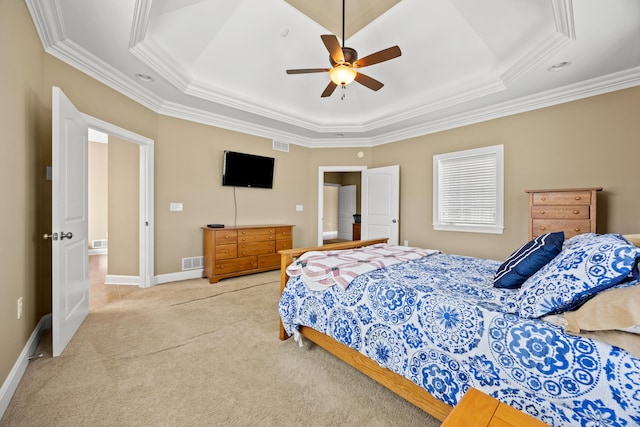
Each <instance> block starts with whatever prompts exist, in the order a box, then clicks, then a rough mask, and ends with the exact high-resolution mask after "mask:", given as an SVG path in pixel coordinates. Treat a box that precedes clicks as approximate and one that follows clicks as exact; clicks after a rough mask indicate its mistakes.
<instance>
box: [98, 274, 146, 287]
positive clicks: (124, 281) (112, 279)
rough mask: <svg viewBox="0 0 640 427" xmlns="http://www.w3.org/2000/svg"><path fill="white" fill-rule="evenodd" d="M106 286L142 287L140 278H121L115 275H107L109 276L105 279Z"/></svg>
mask: <svg viewBox="0 0 640 427" xmlns="http://www.w3.org/2000/svg"><path fill="white" fill-rule="evenodd" d="M104 284H105V285H135V286H140V276H120V275H115V274H107V276H106V277H105V278H104ZM140 287H142V286H140Z"/></svg>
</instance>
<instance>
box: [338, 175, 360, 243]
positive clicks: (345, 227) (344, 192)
mask: <svg viewBox="0 0 640 427" xmlns="http://www.w3.org/2000/svg"><path fill="white" fill-rule="evenodd" d="M355 213H356V186H355V185H341V186H340V187H338V238H339V239H345V240H353V225H352V224H353V215H354V214H355Z"/></svg>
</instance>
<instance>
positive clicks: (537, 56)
mask: <svg viewBox="0 0 640 427" xmlns="http://www.w3.org/2000/svg"><path fill="white" fill-rule="evenodd" d="M26 3H27V6H28V7H29V10H30V13H31V15H32V19H33V21H34V24H35V26H36V29H37V30H38V33H39V35H40V38H41V41H42V44H43V46H44V48H45V50H46V51H47V52H48V53H50V54H51V55H54V56H56V57H57V58H59V59H61V60H62V61H64V62H66V63H68V64H70V65H71V66H73V67H76V68H78V69H79V70H81V71H83V72H85V73H87V74H89V75H91V76H92V77H94V78H96V79H97V80H99V81H101V82H103V83H105V84H106V85H108V86H110V87H112V88H114V89H115V90H117V91H119V92H121V93H123V94H125V95H126V96H128V97H130V98H132V99H134V100H135V101H137V102H140V103H141V104H143V105H145V106H147V107H148V108H150V109H152V110H154V111H156V112H158V113H159V114H166V115H170V116H174V117H179V118H184V119H187V120H193V121H197V122H201V123H206V124H211V125H214V126H219V127H223V128H227V129H232V130H237V131H241V132H245V133H250V134H254V135H259V136H263V137H267V138H272V139H276V140H278V141H281V142H288V143H294V144H299V145H304V146H309V147H323V146H372V145H377V144H383V143H387V142H392V141H396V140H400V139H405V138H410V137H414V136H419V135H423V134H428V133H432V132H437V131H441V130H445V129H450V128H453V127H457V126H463V125H466V124H470V123H475V122H479V121H483V120H488V119H491V118H496V117H501V116H505V115H508V114H514V113H518V112H523V111H528V110H531V109H535V108H541V107H544V106H548V105H554V104H557V103H561V102H567V101H571V100H574V99H579V98H583V97H587V96H593V95H597V94H600V93H605V92H609V91H613V90H619V89H623V88H627V87H631V86H637V85H639V84H640V2H638V1H637V0H608V1H606V2H605V1H601V0H579V1H572V0H528V1H513V0H484V1H482V2H479V1H477V0H430V1H423V0H402V1H400V0H378V1H366V0H347V1H346V14H345V15H346V16H345V34H346V42H345V45H346V46H349V47H352V48H354V49H356V50H357V51H358V54H359V56H360V57H364V56H366V55H368V54H370V53H373V52H376V51H378V50H381V49H384V48H387V47H389V46H392V45H398V46H400V48H401V49H402V56H401V57H399V58H396V59H393V60H390V61H387V62H384V63H380V64H376V65H372V66H370V67H367V68H366V71H365V70H361V71H363V72H364V73H365V74H367V75H369V76H371V77H373V78H375V79H377V80H379V81H381V82H383V83H384V87H383V88H382V89H380V90H379V91H377V92H374V91H371V90H370V89H367V88H366V87H364V86H362V85H359V84H358V83H356V82H354V83H352V84H350V85H348V86H347V88H346V91H345V97H344V99H343V100H341V97H340V92H341V91H340V88H338V89H337V90H336V91H335V93H334V94H333V95H332V96H331V97H329V98H321V97H320V94H321V93H322V91H323V90H324V88H325V86H326V85H327V83H328V82H329V76H328V73H315V74H302V75H287V74H286V73H285V70H286V69H291V68H328V67H330V64H329V56H328V53H327V50H326V49H325V47H324V45H323V44H322V41H321V39H320V35H322V34H335V35H336V36H338V37H339V38H340V37H342V34H341V32H342V28H341V26H342V16H341V13H342V2H341V0H330V1H329V0H327V1H323V2H318V1H316V0H287V1H284V0H233V1H232V0H118V1H117V2H106V1H103V0H26ZM560 63H570V66H568V67H566V68H565V69H562V70H559V71H549V69H550V67H552V66H553V65H554V64H560ZM140 75H142V76H148V77H149V78H150V81H143V80H140V78H138V77H136V76H140Z"/></svg>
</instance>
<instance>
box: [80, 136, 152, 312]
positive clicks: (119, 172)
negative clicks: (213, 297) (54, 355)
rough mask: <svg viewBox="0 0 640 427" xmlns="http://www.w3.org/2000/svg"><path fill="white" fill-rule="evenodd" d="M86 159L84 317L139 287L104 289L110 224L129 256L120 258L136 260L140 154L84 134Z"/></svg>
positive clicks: (117, 285) (132, 147)
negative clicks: (86, 279) (86, 293)
mask: <svg viewBox="0 0 640 427" xmlns="http://www.w3.org/2000/svg"><path fill="white" fill-rule="evenodd" d="M87 154H88V162H87V193H88V194H87V203H88V206H87V212H88V221H87V222H88V227H87V228H88V230H87V242H88V245H89V250H88V254H89V263H88V265H89V311H92V310H96V309H98V308H100V307H102V306H103V305H105V304H107V303H109V302H112V301H116V300H119V299H121V298H122V297H123V296H125V295H127V294H129V293H131V292H132V291H133V290H135V289H136V288H137V286H135V285H136V284H138V283H129V284H120V283H115V284H109V280H108V269H109V265H110V264H112V263H111V260H112V259H113V258H112V257H113V255H114V253H109V247H110V246H111V245H110V244H109V243H110V242H109V223H110V222H116V223H117V224H118V227H117V231H118V232H119V234H120V235H124V236H126V239H127V240H126V246H127V251H129V253H127V254H125V256H126V257H129V258H134V259H137V258H138V254H137V246H138V245H137V236H138V233H137V228H138V226H139V225H138V216H139V215H138V209H139V203H138V200H139V198H140V194H139V186H138V185H135V184H137V181H138V179H139V176H138V175H139V172H138V167H139V164H140V159H139V157H140V153H139V150H138V146H137V145H136V144H133V143H131V142H128V141H125V140H122V139H120V138H117V137H115V136H111V135H108V134H106V133H104V132H100V131H97V130H95V129H92V128H89V138H88V150H87ZM111 160H113V161H111ZM133 230H135V231H133ZM116 237H117V236H116ZM120 240H122V239H120ZM117 243H118V241H116V245H115V247H116V249H118V248H120V250H119V251H118V252H120V253H122V252H123V251H122V249H123V244H122V243H120V244H119V245H118V244H117ZM115 255H117V254H115ZM114 258H115V261H116V262H115V263H113V265H115V267H116V269H118V270H122V269H123V266H122V263H120V264H118V257H114ZM133 264H134V265H132V266H130V267H129V268H130V270H131V271H134V270H135V272H137V270H138V266H137V265H136V264H137V261H134V263H133ZM131 285H134V286H131Z"/></svg>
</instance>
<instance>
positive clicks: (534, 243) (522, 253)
mask: <svg viewBox="0 0 640 427" xmlns="http://www.w3.org/2000/svg"><path fill="white" fill-rule="evenodd" d="M563 241H564V232H563V231H559V232H557V233H547V234H543V235H541V236H538V237H536V238H535V239H533V240H531V241H529V242H527V243H525V244H524V245H523V246H522V247H521V248H520V249H518V250H517V251H515V252H514V253H512V254H511V255H509V258H507V259H506V260H505V262H504V263H503V264H502V265H501V266H500V267H499V268H498V270H497V271H496V275H495V277H494V279H493V286H495V287H496V288H507V289H516V288H519V287H520V285H522V284H523V283H524V282H525V280H527V279H528V278H529V277H531V276H532V275H533V273H535V272H536V271H538V270H540V269H541V268H542V267H543V266H544V265H546V264H547V263H548V262H549V261H551V260H552V259H554V258H555V257H556V255H558V254H559V253H560V251H561V250H562V242H563Z"/></svg>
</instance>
